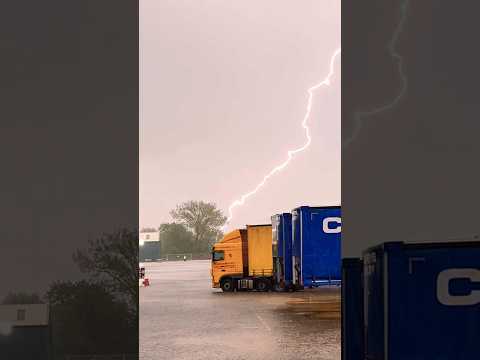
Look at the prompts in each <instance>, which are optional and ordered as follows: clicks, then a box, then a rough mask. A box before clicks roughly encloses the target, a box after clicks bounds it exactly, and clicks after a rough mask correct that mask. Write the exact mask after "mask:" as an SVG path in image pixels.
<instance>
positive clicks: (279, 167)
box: [223, 48, 341, 231]
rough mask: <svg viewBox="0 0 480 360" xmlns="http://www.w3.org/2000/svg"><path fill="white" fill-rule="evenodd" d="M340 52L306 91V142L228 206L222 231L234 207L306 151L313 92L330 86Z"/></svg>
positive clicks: (290, 152)
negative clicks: (297, 155) (321, 77)
mask: <svg viewBox="0 0 480 360" xmlns="http://www.w3.org/2000/svg"><path fill="white" fill-rule="evenodd" d="M340 52H341V48H337V49H336V50H335V51H334V53H333V54H332V56H331V57H330V70H329V72H328V74H327V76H326V77H325V79H323V80H322V81H321V82H319V83H318V84H315V85H313V86H312V87H310V88H309V89H308V102H307V110H306V112H305V116H304V117H303V121H302V128H303V129H305V135H306V138H307V141H306V142H305V144H304V145H302V146H301V147H299V148H296V149H293V150H289V151H288V152H287V158H286V160H285V161H284V162H282V163H281V164H279V165H277V166H275V167H274V168H273V169H272V170H271V171H270V172H269V173H268V174H266V175H265V176H264V177H263V179H262V181H260V182H259V183H258V184H257V186H255V188H254V189H253V190H251V191H249V192H247V193H245V194H243V195H242V196H241V197H240V198H239V199H237V200H235V201H234V202H232V203H231V204H230V206H229V207H228V218H227V222H226V224H225V225H224V227H223V231H225V229H226V226H227V225H228V224H229V223H230V221H231V220H232V218H233V209H235V208H236V207H238V206H242V205H243V204H245V201H246V200H247V199H248V198H249V197H251V196H253V195H254V194H256V193H257V192H258V191H259V190H260V189H261V188H262V187H263V186H265V184H266V183H267V181H268V180H269V179H270V178H271V177H272V176H274V175H275V174H277V173H279V172H280V171H282V170H283V169H285V168H286V167H287V166H288V164H289V163H290V161H292V159H293V157H294V155H296V154H298V153H301V152H302V151H304V150H306V149H307V148H308V147H309V146H310V144H311V142H312V137H311V135H310V128H309V127H308V124H307V123H308V119H309V118H310V113H311V111H312V104H313V93H314V92H315V90H317V89H319V88H321V87H324V86H330V82H331V78H332V77H333V75H334V74H335V70H334V65H335V60H336V58H337V56H338V55H339V54H340Z"/></svg>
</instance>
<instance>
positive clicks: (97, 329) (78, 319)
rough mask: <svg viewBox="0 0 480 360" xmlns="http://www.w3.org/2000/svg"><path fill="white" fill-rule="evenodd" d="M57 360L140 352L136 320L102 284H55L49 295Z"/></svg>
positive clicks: (84, 282) (121, 302) (123, 303)
mask: <svg viewBox="0 0 480 360" xmlns="http://www.w3.org/2000/svg"><path fill="white" fill-rule="evenodd" d="M47 298H48V300H49V303H50V307H51V311H52V316H51V321H52V325H51V326H52V341H53V351H54V353H55V359H63V358H65V357H66V355H67V354H78V355H91V354H112V353H127V354H128V353H130V354H135V353H136V352H137V351H138V341H137V340H138V338H136V337H135V336H132V334H135V333H136V332H137V331H138V330H137V329H138V321H137V318H135V317H133V316H131V312H130V310H129V309H128V305H127V303H126V302H124V301H122V300H119V299H117V298H116V297H115V296H114V295H113V294H112V293H111V292H110V291H109V290H108V289H107V288H106V287H105V286H104V285H103V284H101V283H96V282H91V281H86V280H82V281H77V282H70V281H68V282H56V283H54V284H53V285H52V286H51V287H50V289H49V291H48V293H47Z"/></svg>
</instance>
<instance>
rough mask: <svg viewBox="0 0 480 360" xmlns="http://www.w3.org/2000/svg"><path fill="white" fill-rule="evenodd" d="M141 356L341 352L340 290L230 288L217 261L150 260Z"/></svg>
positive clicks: (261, 359)
mask: <svg viewBox="0 0 480 360" xmlns="http://www.w3.org/2000/svg"><path fill="white" fill-rule="evenodd" d="M145 265H146V266H145V267H146V276H147V277H148V278H149V279H150V286H149V287H145V288H140V359H142V360H154V359H155V360H160V359H175V360H177V359H178V360H187V359H188V360H197V359H198V360H203V359H209V360H216V359H226V360H270V359H271V360H273V359H275V360H283V359H285V360H286V359H289V360H303V359H318V360H333V359H335V360H339V359H340V290H339V289H338V288H331V289H328V288H327V289H308V290H305V291H303V292H295V293H274V292H269V293H257V292H247V293H244V292H236V293H223V292H222V291H221V290H218V289H212V288H211V282H210V261H205V260H194V261H186V262H183V261H181V262H175V261H171V262H160V263H146V264H145Z"/></svg>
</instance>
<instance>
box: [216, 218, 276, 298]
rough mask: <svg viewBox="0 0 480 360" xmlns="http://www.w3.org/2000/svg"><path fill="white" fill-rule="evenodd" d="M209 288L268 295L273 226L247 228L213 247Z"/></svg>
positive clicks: (271, 272) (271, 281) (270, 275)
mask: <svg viewBox="0 0 480 360" xmlns="http://www.w3.org/2000/svg"><path fill="white" fill-rule="evenodd" d="M211 275H212V286H213V287H214V288H221V289H222V290H223V291H234V290H253V289H256V290H259V291H268V290H269V289H271V288H272V286H273V257H272V225H247V226H246V229H237V230H234V231H231V232H229V233H228V234H226V235H225V236H224V237H223V239H222V240H220V241H219V242H218V243H216V244H215V245H214V246H213V250H212V269H211Z"/></svg>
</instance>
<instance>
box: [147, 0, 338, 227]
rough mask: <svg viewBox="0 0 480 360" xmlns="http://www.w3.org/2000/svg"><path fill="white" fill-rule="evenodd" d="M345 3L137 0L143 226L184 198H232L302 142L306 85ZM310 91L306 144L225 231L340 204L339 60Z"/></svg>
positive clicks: (323, 64) (324, 56)
mask: <svg viewBox="0 0 480 360" xmlns="http://www.w3.org/2000/svg"><path fill="white" fill-rule="evenodd" d="M340 32H341V31H340V1H338V0H330V1H326V0H325V1H318V0H315V1H302V2H291V1H278V0H275V1H273V0H268V1H267V0H265V1H261V2H258V1H220V0H204V1H192V0H191V1H179V0H172V1H167V0H163V1H156V0H143V1H141V2H140V85H141V86H140V89H141V94H140V101H141V116H140V226H141V227H142V226H158V225H159V224H160V223H162V222H165V221H170V220H171V219H170V216H169V211H170V209H172V208H174V207H175V205H176V204H178V203H180V202H183V201H187V200H204V201H211V202H215V203H216V204H217V205H218V206H219V207H220V208H221V209H222V210H224V211H226V210H227V208H228V206H229V204H230V203H231V202H232V201H234V200H235V199H237V198H238V197H240V196H241V195H242V194H243V193H245V192H248V191H250V190H251V189H252V188H254V187H255V185H256V184H257V183H258V182H259V181H260V180H261V179H262V177H263V175H264V174H265V173H266V172H268V171H270V170H271V169H272V168H273V167H275V166H276V165H277V164H279V163H281V162H282V161H284V159H285V158H286V155H287V151H288V150H289V149H292V148H296V147H299V146H301V145H303V143H304V142H305V141H306V137H305V132H304V131H303V129H302V127H301V121H302V118H303V116H304V114H305V110H306V105H307V99H308V98H307V96H308V94H307V89H308V88H309V87H310V86H312V85H314V84H315V83H318V82H320V81H321V80H323V78H324V77H325V76H326V75H327V74H328V70H329V60H330V57H331V55H332V53H333V52H334V50H335V49H336V48H337V47H339V45H340ZM335 71H336V75H335V76H334V77H333V78H332V80H333V83H332V85H331V87H329V88H324V89H320V90H318V91H316V93H315V97H314V104H313V110H312V114H311V118H310V125H311V132H312V140H313V142H312V145H311V147H310V148H308V149H307V150H306V151H305V152H303V153H301V154H298V155H297V156H296V158H295V159H294V160H293V161H292V163H291V165H290V166H289V167H288V168H287V169H286V170H285V171H283V172H282V173H280V174H278V175H277V176H275V177H274V178H272V179H271V181H270V182H269V183H268V184H267V186H266V187H265V188H264V189H262V190H261V191H260V192H259V193H258V195H256V196H254V197H251V198H250V199H249V200H248V202H247V203H246V204H245V206H243V207H241V208H237V209H236V210H235V213H234V218H233V220H232V222H231V224H230V228H234V227H237V226H242V225H244V224H246V223H249V224H254V223H264V222H269V221H270V216H271V215H272V214H274V213H277V212H282V211H290V210H291V209H292V208H294V207H296V206H299V205H330V204H339V203H340V105H341V104H340V80H341V79H340V57H338V60H337V62H336V64H335Z"/></svg>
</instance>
